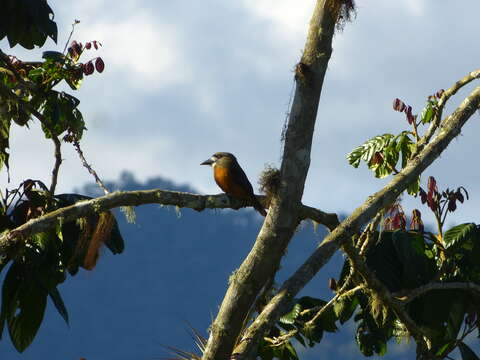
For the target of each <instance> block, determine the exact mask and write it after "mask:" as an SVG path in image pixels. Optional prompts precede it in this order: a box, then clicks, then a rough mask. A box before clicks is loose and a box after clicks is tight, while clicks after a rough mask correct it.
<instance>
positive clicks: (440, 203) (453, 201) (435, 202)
mask: <svg viewBox="0 0 480 360" xmlns="http://www.w3.org/2000/svg"><path fill="white" fill-rule="evenodd" d="M427 190H428V192H425V190H423V189H422V188H420V198H421V200H422V204H425V203H427V205H428V207H429V208H430V209H432V211H433V212H434V213H437V212H440V213H443V210H444V209H445V206H446V209H447V211H450V212H453V211H455V210H456V209H457V201H460V203H462V204H463V202H464V201H465V197H466V198H467V200H468V192H467V190H466V189H465V188H464V187H463V186H460V187H458V188H457V189H456V190H450V189H449V188H447V189H446V190H445V191H442V193H440V192H439V191H438V187H437V182H436V180H435V178H434V177H433V176H430V177H429V178H428V184H427ZM464 194H465V195H464Z"/></svg>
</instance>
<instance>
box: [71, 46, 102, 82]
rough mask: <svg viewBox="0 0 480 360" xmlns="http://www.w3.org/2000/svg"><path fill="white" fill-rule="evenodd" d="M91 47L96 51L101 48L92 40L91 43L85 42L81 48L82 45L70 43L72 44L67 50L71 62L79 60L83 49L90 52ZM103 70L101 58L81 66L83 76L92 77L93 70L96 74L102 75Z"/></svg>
mask: <svg viewBox="0 0 480 360" xmlns="http://www.w3.org/2000/svg"><path fill="white" fill-rule="evenodd" d="M92 46H93V47H94V48H95V50H98V48H99V47H100V46H102V44H101V43H100V42H99V41H97V40H93V41H89V42H87V43H86V44H85V46H83V44H82V43H79V42H77V41H75V40H74V41H72V43H71V44H70V47H69V48H68V54H69V55H70V57H71V58H72V59H73V60H75V61H76V60H78V59H79V58H80V55H81V54H82V52H83V51H84V50H85V49H86V50H90V49H91V48H92ZM104 69H105V63H104V62H103V60H102V58H101V57H97V58H94V59H91V60H89V61H88V62H86V63H85V64H82V71H83V74H85V75H92V74H93V73H94V72H95V70H97V72H99V73H102V72H103V70H104Z"/></svg>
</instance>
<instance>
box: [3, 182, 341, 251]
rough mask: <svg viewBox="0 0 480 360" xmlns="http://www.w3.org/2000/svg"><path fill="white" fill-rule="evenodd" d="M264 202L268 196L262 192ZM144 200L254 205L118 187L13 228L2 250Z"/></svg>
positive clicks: (329, 221) (322, 217) (305, 212)
mask: <svg viewBox="0 0 480 360" xmlns="http://www.w3.org/2000/svg"><path fill="white" fill-rule="evenodd" d="M258 199H259V200H260V201H261V202H264V201H265V197H264V196H258ZM144 204H161V205H172V206H178V207H180V208H190V209H194V210H197V211H202V210H204V209H226V208H229V209H240V208H242V207H245V206H247V205H248V206H252V204H247V203H245V202H244V201H240V200H237V199H234V198H231V197H228V196H227V195H225V194H219V195H196V194H189V193H182V192H176V191H166V190H141V191H117V192H114V193H110V194H108V195H106V196H102V197H98V198H95V199H92V200H85V201H80V202H78V203H76V204H74V205H71V206H68V207H64V208H61V209H58V210H56V211H52V212H50V213H48V214H45V215H43V216H41V217H38V218H36V219H32V220H30V221H28V222H27V223H25V224H23V225H22V226H19V227H18V228H16V229H13V230H11V231H10V232H8V233H7V234H4V235H2V236H1V237H0V254H6V253H9V251H10V250H11V249H13V248H16V247H18V246H20V245H22V244H23V242H24V240H23V239H26V238H28V237H29V236H31V235H33V234H35V233H39V232H42V231H45V230H47V229H50V228H53V227H55V226H56V225H57V224H59V223H60V222H67V221H73V220H75V219H77V218H80V217H85V216H87V215H91V214H94V213H98V212H101V211H105V210H109V209H113V208H116V207H120V206H138V205H144ZM301 214H302V218H301V220H303V219H307V218H308V219H312V220H314V221H316V222H318V223H320V224H324V225H325V226H326V227H328V228H332V227H333V226H334V224H335V223H338V220H337V215H336V214H329V213H325V212H323V211H321V210H318V209H314V208H311V207H308V206H302V207H301Z"/></svg>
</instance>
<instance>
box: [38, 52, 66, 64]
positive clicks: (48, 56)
mask: <svg viewBox="0 0 480 360" xmlns="http://www.w3.org/2000/svg"><path fill="white" fill-rule="evenodd" d="M42 58H43V59H45V60H52V61H55V62H60V63H64V62H65V56H64V55H63V53H61V52H59V51H44V52H43V54H42Z"/></svg>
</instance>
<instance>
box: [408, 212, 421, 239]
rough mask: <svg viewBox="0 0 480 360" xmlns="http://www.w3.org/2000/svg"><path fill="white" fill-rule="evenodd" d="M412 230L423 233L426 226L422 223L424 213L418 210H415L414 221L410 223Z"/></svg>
mask: <svg viewBox="0 0 480 360" xmlns="http://www.w3.org/2000/svg"><path fill="white" fill-rule="evenodd" d="M410 230H412V231H418V232H422V233H423V230H424V226H423V221H422V213H421V212H420V210H418V209H413V211H412V219H411V221H410Z"/></svg>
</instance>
